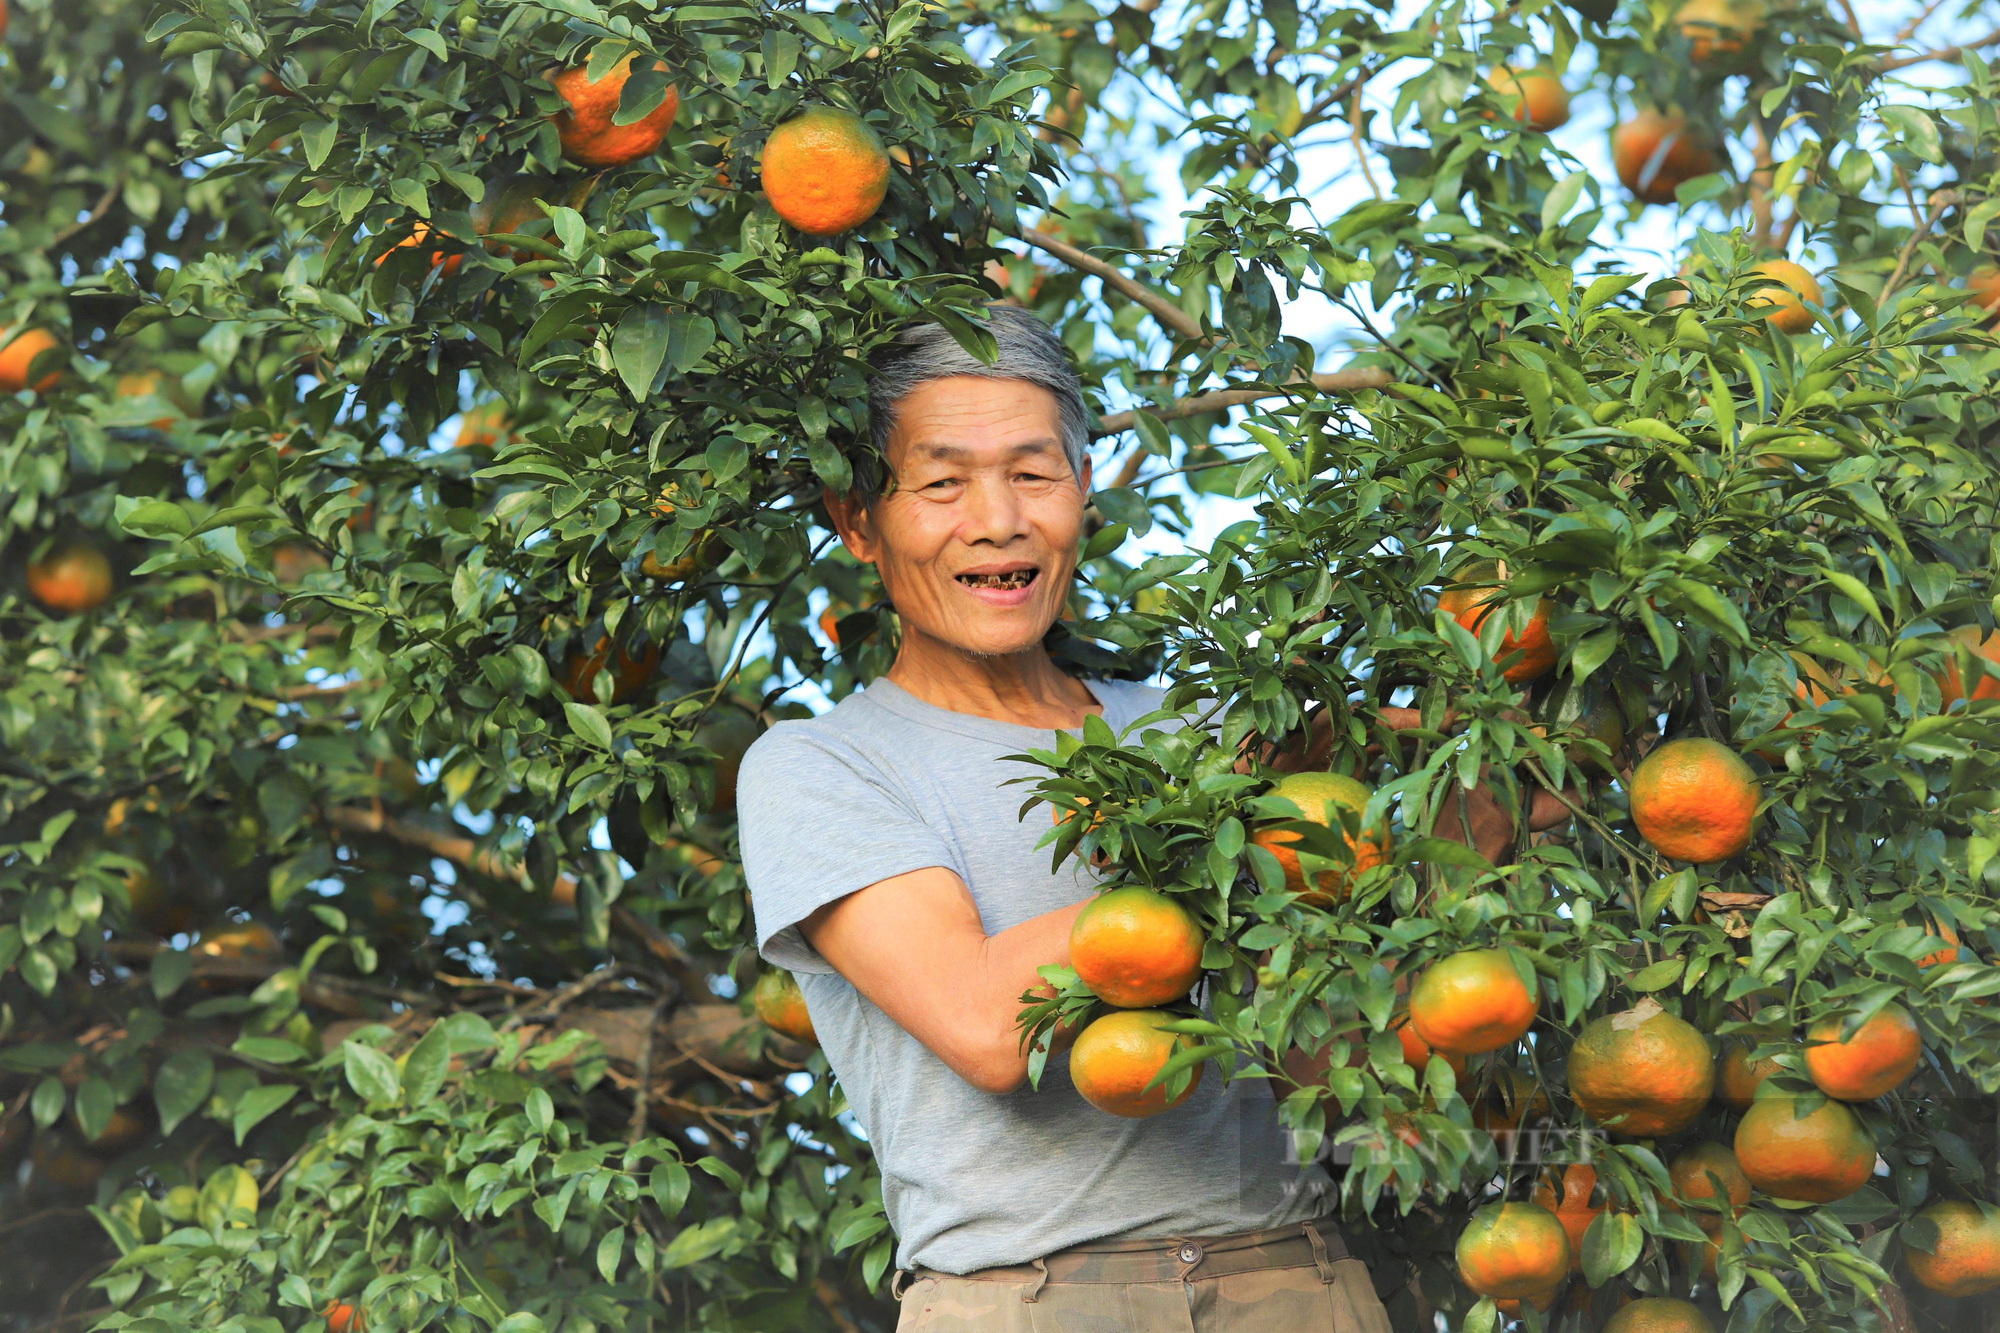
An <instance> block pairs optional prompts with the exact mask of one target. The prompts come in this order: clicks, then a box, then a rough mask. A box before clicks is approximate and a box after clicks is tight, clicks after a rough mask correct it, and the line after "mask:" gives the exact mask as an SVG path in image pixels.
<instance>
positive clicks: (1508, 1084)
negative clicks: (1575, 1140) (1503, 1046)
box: [1472, 1065, 1550, 1150]
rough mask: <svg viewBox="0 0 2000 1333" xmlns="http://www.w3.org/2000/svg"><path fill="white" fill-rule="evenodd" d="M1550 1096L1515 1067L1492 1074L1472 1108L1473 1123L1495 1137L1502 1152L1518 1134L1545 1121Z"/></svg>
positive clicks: (1497, 1070)
mask: <svg viewBox="0 0 2000 1333" xmlns="http://www.w3.org/2000/svg"><path fill="white" fill-rule="evenodd" d="M1549 1110H1550V1107H1549V1098H1548V1094H1547V1093H1545V1092H1543V1091H1542V1088H1541V1085H1540V1084H1539V1083H1537V1082H1535V1080H1534V1079H1532V1078H1529V1077H1528V1076H1527V1075H1526V1074H1524V1073H1522V1072H1521V1071H1520V1070H1518V1069H1516V1068H1514V1067H1513V1066H1512V1065H1501V1066H1500V1067H1499V1068H1498V1069H1496V1070H1494V1071H1493V1081H1492V1084H1491V1085H1490V1086H1489V1087H1488V1088H1487V1089H1486V1095H1485V1096H1483V1097H1481V1098H1480V1099H1479V1100H1478V1101H1477V1102H1476V1103H1474V1105H1473V1107H1472V1123H1473V1124H1474V1125H1475V1126H1477V1127H1478V1128H1480V1129H1483V1130H1485V1131H1486V1132H1487V1133H1488V1134H1490V1135H1492V1136H1493V1141H1494V1142H1495V1143H1497V1144H1500V1145H1501V1146H1502V1148H1503V1150H1504V1149H1505V1148H1506V1147H1507V1145H1509V1144H1511V1143H1512V1141H1513V1135H1514V1134H1515V1133H1517V1132H1518V1131H1520V1130H1522V1129H1526V1128H1530V1127H1532V1126H1533V1125H1535V1124H1537V1123H1538V1122H1540V1121H1543V1120H1546V1119H1547V1118H1548V1114H1549Z"/></svg>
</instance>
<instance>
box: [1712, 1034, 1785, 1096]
mask: <svg viewBox="0 0 2000 1333" xmlns="http://www.w3.org/2000/svg"><path fill="white" fill-rule="evenodd" d="M1750 1051H1751V1047H1749V1046H1747V1045H1745V1044H1744V1043H1743V1042H1741V1041H1725V1042H1724V1043H1723V1044H1722V1058H1721V1059H1720V1060H1718V1061H1716V1065H1715V1099H1716V1100H1717V1101H1719V1102H1721V1103H1722V1104H1723V1105H1724V1106H1727V1107H1728V1108H1729V1109H1730V1110H1732V1111H1747V1110H1749V1109H1750V1103H1751V1101H1752V1100H1753V1099H1754V1098H1755V1097H1756V1096H1757V1089H1759V1088H1761V1087H1763V1086H1764V1080H1765V1079H1767V1078H1769V1077H1771V1075H1773V1074H1775V1073H1777V1072H1778V1057H1776V1056H1775V1055H1767V1056H1765V1057H1764V1058H1763V1059H1761V1060H1752V1059H1751V1058H1750Z"/></svg>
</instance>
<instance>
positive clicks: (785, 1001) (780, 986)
mask: <svg viewBox="0 0 2000 1333" xmlns="http://www.w3.org/2000/svg"><path fill="white" fill-rule="evenodd" d="M750 1007H751V1008H752V1009H755V1010H756V1011H757V1017H759V1018H761V1019H763V1020H764V1024H765V1026H767V1027H769V1028H770V1029H771V1030H772V1031H774V1032H777V1033H780V1034H782V1035H784V1036H787V1037H790V1038H791V1039H792V1040H793V1041H802V1042H805V1043H806V1044H807V1045H808V1046H817V1045H819V1034H818V1033H817V1032H815V1031H813V1021H812V1015H811V1014H809V1013H807V1012H806V997H805V993H804V992H802V991H801V990H800V989H799V979H798V978H797V977H795V976H793V975H792V974H791V973H790V972H787V971H786V970H785V969H784V968H782V967H771V968H766V969H765V970H764V971H762V972H760V973H758V974H757V984H756V985H754V986H752V987H751V988H750Z"/></svg>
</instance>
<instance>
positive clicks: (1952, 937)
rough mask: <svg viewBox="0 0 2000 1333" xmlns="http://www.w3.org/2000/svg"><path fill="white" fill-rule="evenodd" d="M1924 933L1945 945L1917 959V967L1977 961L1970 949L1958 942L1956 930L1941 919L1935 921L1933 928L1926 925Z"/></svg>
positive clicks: (1943, 965)
mask: <svg viewBox="0 0 2000 1333" xmlns="http://www.w3.org/2000/svg"><path fill="white" fill-rule="evenodd" d="M1924 934H1926V935H1928V936H1930V937H1931V938H1932V939H1936V940H1942V941H1943V942H1944V946H1945V947H1944V948H1942V949H1939V950H1938V951H1937V952H1936V953H1927V954H1925V955H1924V956H1923V957H1922V958H1919V959H1918V960H1917V966H1918V967H1949V966H1951V965H1952V964H1953V963H1973V962H1977V961H1979V960H1978V959H1977V958H1975V957H1974V956H1973V954H1972V951H1971V950H1970V949H1967V948H1965V947H1964V946H1963V945H1961V944H1960V943H1959V942H1958V932H1957V931H1955V930H1953V929H1952V928H1951V927H1950V926H1948V925H1946V924H1945V923H1944V922H1942V921H1939V922H1937V923H1936V925H1935V928H1931V927H1926V928H1925V930H1924Z"/></svg>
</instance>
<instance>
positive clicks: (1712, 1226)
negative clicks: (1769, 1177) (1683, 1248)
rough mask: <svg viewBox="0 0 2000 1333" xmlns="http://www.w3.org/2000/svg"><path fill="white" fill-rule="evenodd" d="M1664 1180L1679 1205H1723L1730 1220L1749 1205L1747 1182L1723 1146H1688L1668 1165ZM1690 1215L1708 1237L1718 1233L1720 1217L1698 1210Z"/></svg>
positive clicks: (1713, 1213)
mask: <svg viewBox="0 0 2000 1333" xmlns="http://www.w3.org/2000/svg"><path fill="white" fill-rule="evenodd" d="M1667 1178H1668V1179H1669V1180H1671V1181H1672V1182H1673V1185H1674V1197H1675V1198H1676V1199H1678V1200H1679V1201H1680V1202H1682V1203H1714V1204H1723V1203H1724V1202H1725V1201H1726V1211H1727V1212H1728V1214H1729V1215H1730V1216H1731V1217H1734V1216H1735V1215H1736V1210H1737V1209H1738V1208H1741V1207H1742V1206H1743V1205H1744V1204H1746V1203H1748V1202H1750V1193H1751V1191H1750V1178H1749V1177H1748V1176H1746V1175H1744V1174H1743V1168H1742V1166H1741V1165H1739V1164H1738V1163H1737V1161H1736V1154H1735V1153H1734V1152H1733V1151H1731V1150H1730V1149H1729V1147H1728V1146H1727V1145H1725V1144H1721V1143H1695V1144H1690V1145H1689V1146H1688V1147H1686V1148H1684V1149H1682V1150H1681V1153H1680V1155H1679V1156H1678V1157H1676V1158H1674V1160H1673V1162H1672V1163H1670V1164H1669V1165H1668V1167H1667ZM1718 1182H1720V1187H1719V1189H1718ZM1693 1213H1694V1224H1695V1225H1696V1226H1698V1227H1700V1228H1701V1229H1702V1230H1703V1231H1706V1232H1707V1233H1708V1234H1709V1235H1711V1236H1713V1235H1714V1234H1715V1233H1716V1232H1718V1231H1720V1230H1722V1214H1721V1213H1719V1212H1711V1211H1708V1210H1707V1209H1702V1208H1697V1209H1694V1210H1693Z"/></svg>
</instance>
